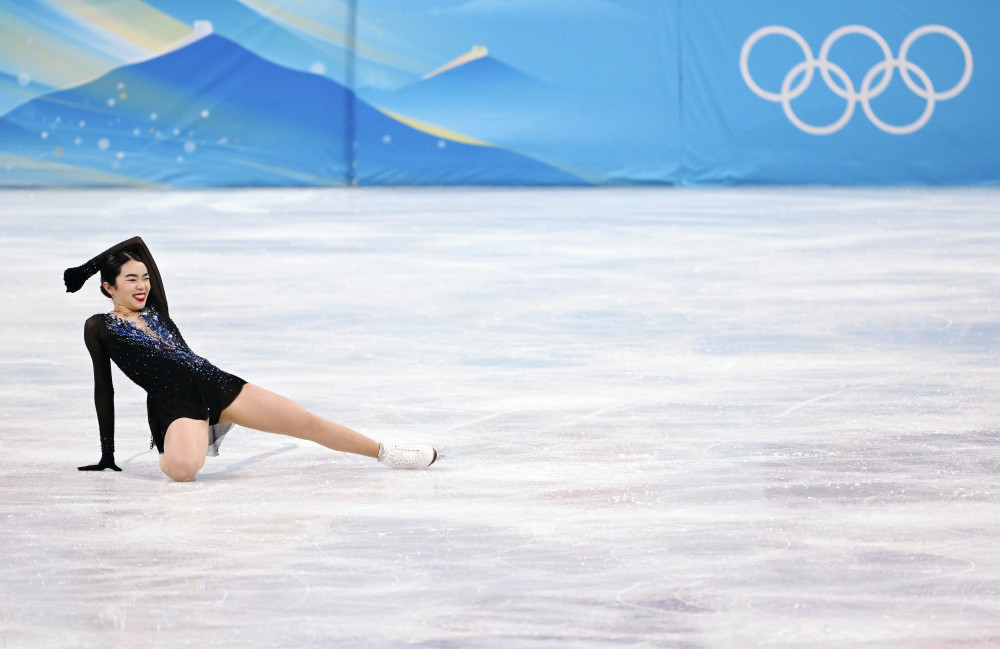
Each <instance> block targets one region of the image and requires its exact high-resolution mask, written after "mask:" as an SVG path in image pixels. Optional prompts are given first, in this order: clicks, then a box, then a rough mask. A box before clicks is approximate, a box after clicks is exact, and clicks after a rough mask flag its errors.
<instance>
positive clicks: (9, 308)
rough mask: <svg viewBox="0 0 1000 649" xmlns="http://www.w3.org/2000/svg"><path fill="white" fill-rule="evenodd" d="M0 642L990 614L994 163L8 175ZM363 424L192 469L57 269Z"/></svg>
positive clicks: (148, 641)
mask: <svg viewBox="0 0 1000 649" xmlns="http://www.w3.org/2000/svg"><path fill="white" fill-rule="evenodd" d="M0 215H2V221H0V226H2V232H0V263H2V270H3V272H2V273H0V300H2V314H0V332H2V333H0V336H2V338H0V352H2V357H0V365H2V366H0V377H2V378H0V413H2V414H0V427H2V429H0V430H2V434H0V502H2V508H0V575H2V579H0V646H2V647H18V648H20V647H31V648H33V649H37V648H43V647H53V648H64V647H183V646H198V647H227V648H228V647H324V648H327V647H352V648H354V647H399V646H405V645H415V646H427V647H496V648H504V649H506V648H510V647H610V646H635V647H691V648H713V649H714V648H729V647H733V648H739V649H742V648H745V647H755V646H767V647H804V648H817V649H819V648H823V649H828V648H831V647H838V648H840V647H865V648H871V649H876V648H877V649H884V648H890V649H894V648H906V649H911V648H912V649H932V648H943V647H948V648H958V647H961V648H962V649H972V648H974V647H998V646H1000V551H998V550H1000V484H998V473H1000V454H998V436H1000V433H998V431H1000V423H998V418H1000V398H998V397H1000V392H998V391H1000V382H998V378H1000V373H998V358H997V342H998V334H1000V191H998V190H995V189H919V190H916V189H877V190H874V189H873V190H869V189H842V190H837V189H816V188H804V189H715V190H665V189H648V190H647V189H628V190H625V189H622V190H572V191H571V190H519V189H499V190H480V189H454V190H436V189H379V190H348V189H344V190H315V191H314V190H281V191H273V190H225V191H195V192H177V191H165V192H150V191H138V190H137V191H87V192H76V191H13V192H11V191H8V192H4V193H0ZM134 234H141V235H142V236H143V237H144V238H145V240H146V242H147V243H148V244H149V246H150V248H151V249H152V251H153V253H154V254H155V255H156V259H157V262H158V264H159V267H160V270H161V272H162V273H163V275H164V278H165V284H166V289H167V293H168V295H169V296H170V304H171V311H172V312H173V315H174V319H175V320H176V321H177V322H178V324H179V325H180V326H181V328H182V331H183V332H184V335H185V337H186V338H187V340H188V342H189V343H190V344H191V345H192V347H193V348H194V349H195V351H197V352H198V353H200V354H202V355H204V356H206V357H208V358H209V359H211V360H212V361H213V362H215V363H216V364H217V365H219V366H220V367H222V368H223V369H227V370H229V371H231V372H234V373H236V374H239V375H241V376H243V377H245V378H247V379H249V380H251V381H253V382H255V383H258V384H261V385H263V386H264V387H267V388H270V389H272V390H275V391H277V392H280V393H282V394H285V395H287V396H289V397H292V398H294V399H296V400H297V401H299V402H301V403H302V404H304V405H305V406H306V407H308V408H310V409H313V410H315V411H317V412H319V413H321V414H323V415H325V416H327V417H329V418H331V419H334V420H336V421H340V422H342V423H345V424H348V425H350V426H352V427H355V428H357V429H359V430H361V431H362V432H365V433H367V434H369V435H371V436H373V437H375V438H377V439H385V440H399V441H411V440H426V441H431V442H433V443H435V444H437V445H438V446H439V447H440V448H441V449H442V451H443V452H444V453H446V455H447V457H446V458H445V459H443V460H441V461H440V463H439V465H436V466H435V467H433V468H432V469H431V470H429V471H425V472H399V471H391V470H388V469H384V468H383V467H381V466H379V465H377V464H375V463H374V462H372V461H369V460H366V459H364V458H359V457H354V456H345V455H339V454H336V453H332V452H330V451H327V450H326V449H323V448H321V447H318V446H315V445H311V444H309V443H307V442H301V441H298V440H294V439H290V438H282V437H278V436H272V435H268V434H265V433H257V432H253V431H248V430H245V429H236V430H234V431H233V432H232V433H230V435H229V437H228V438H227V440H226V443H225V444H224V445H223V447H222V453H221V455H220V456H219V457H217V458H209V460H208V463H207V465H206V467H205V469H204V471H203V473H201V474H200V475H199V478H198V481H197V482H195V483H190V484H178V483H172V482H170V481H169V480H168V479H166V478H165V477H164V476H163V475H162V474H161V473H160V471H159V468H158V466H157V462H156V456H155V452H150V451H148V450H147V444H148V430H147V428H146V422H145V414H144V401H143V394H142V393H141V391H140V390H139V389H138V388H136V387H135V386H133V385H131V384H130V383H128V381H127V380H126V379H124V377H123V376H122V375H121V374H120V373H117V370H116V375H115V376H116V388H117V407H118V417H117V422H118V436H117V439H118V459H119V464H120V465H121V466H122V467H123V469H124V471H123V472H122V473H111V472H105V473H100V474H94V473H87V474H84V473H79V472H77V471H76V468H75V467H76V466H77V465H81V464H84V463H90V462H93V461H95V460H96V459H97V457H98V454H99V443H98V435H97V427H96V421H95V416H94V413H93V404H92V402H91V390H92V383H91V373H90V372H91V370H90V367H89V358H88V356H87V354H86V351H85V349H84V346H83V341H82V335H83V321H84V320H85V319H86V317H87V316H89V315H91V314H92V313H95V312H99V311H102V310H105V309H107V302H106V300H105V299H104V298H102V297H101V296H100V295H99V293H98V290H97V284H96V282H95V281H92V282H91V283H90V284H89V285H88V286H86V287H85V288H84V290H83V291H82V292H81V293H78V294H75V295H67V294H66V293H64V292H63V289H62V286H61V281H60V280H61V273H62V270H63V268H65V267H66V266H68V265H75V264H78V263H82V262H83V261H85V260H86V258H88V257H89V256H90V255H92V254H95V253H96V252H98V251H99V250H101V249H103V248H104V247H106V246H108V245H110V244H112V243H114V242H116V241H119V240H121V239H124V238H126V237H129V236H132V235H134Z"/></svg>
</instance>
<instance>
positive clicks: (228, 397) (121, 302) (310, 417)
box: [63, 237, 437, 481]
mask: <svg viewBox="0 0 1000 649" xmlns="http://www.w3.org/2000/svg"><path fill="white" fill-rule="evenodd" d="M97 272H100V274H101V292H102V293H103V294H104V295H105V296H107V297H110V298H111V299H112V301H113V302H114V308H113V310H112V311H111V312H110V313H98V314H97V315H94V316H91V317H90V318H89V319H88V320H87V323H86V326H85V327H84V341H85V342H86V344H87V350H88V351H89V352H90V357H91V359H92V360H93V363H94V405H95V406H96V408H97V421H98V426H99V428H100V433H101V461H100V462H99V463H97V464H93V465H90V466H82V467H79V468H80V470H81V471H101V470H104V469H112V470H114V471H121V469H120V468H118V466H117V465H116V464H115V457H114V453H115V405H114V388H113V386H112V383H111V361H114V362H115V364H116V365H118V367H119V368H120V369H121V370H122V372H124V373H125V375H126V376H128V377H129V378H130V379H132V381H134V382H135V383H136V384H138V385H139V386H140V387H141V388H142V389H144V390H145V391H146V394H147V398H146V410H147V414H148V417H149V428H150V431H151V433H152V443H151V444H150V448H152V446H153V445H154V444H155V445H156V448H157V450H158V451H159V453H160V468H161V469H162V470H163V472H164V473H165V474H167V475H168V476H169V477H170V478H172V479H174V480H177V481H187V480H193V479H194V477H195V475H196V474H197V473H198V471H199V470H200V469H201V468H202V466H203V465H204V464H205V456H206V454H211V455H217V454H218V445H219V442H221V440H222V437H223V436H224V435H225V434H226V433H227V432H228V431H229V429H230V428H231V427H232V426H233V424H239V425H240V426H244V427H246V428H254V429H256V430H262V431H266V432H270V433H279V434H282V435H289V436H291V437H297V438H299V439H308V440H311V441H314V442H316V443H318V444H322V445H323V446H326V447H327V448H331V449H333V450H335V451H343V452H346V453H357V454H358V455H365V456H368V457H372V458H378V461H379V462H381V463H382V464H385V465H387V466H390V467H393V468H396V469H417V468H425V467H428V466H430V465H431V464H433V463H434V461H435V460H436V459H437V451H435V450H434V449H433V448H432V447H430V446H401V445H395V444H379V443H378V442H376V441H375V440H373V439H370V438H368V437H365V436H364V435H362V434H361V433H358V432H357V431H354V430H351V429H350V428H348V427H346V426H342V425H340V424H336V423H334V422H332V421H327V420H325V419H322V418H320V417H318V416H316V415H314V414H312V413H311V412H308V411H307V410H305V409H304V408H302V407H301V406H299V405H298V404H296V403H295V402H293V401H290V400H288V399H286V398H285V397H282V396H280V395H277V394H275V393H273V392H269V391H267V390H265V389H263V388H261V387H258V386H256V385H254V384H252V383H247V382H246V381H244V380H243V379H241V378H239V377H237V376H233V375H232V374H229V373H227V372H223V371H222V370H220V369H219V368H217V367H215V366H214V365H212V364H211V363H209V362H208V361H207V360H205V359H204V358H201V357H200V356H197V355H195V354H194V353H193V352H192V351H191V348H190V347H188V345H187V343H186V342H184V338H183V337H182V336H181V332H180V331H179V330H178V329H177V325H175V324H174V321H173V320H171V318H170V310H169V308H168V307H167V296H166V294H165V293H164V291H163V282H162V281H161V280H160V273H159V272H158V271H157V269H156V264H155V263H154V262H153V256H152V255H151V254H150V253H149V249H147V248H146V244H145V243H143V241H142V239H140V238H139V237H134V238H132V239H129V240H128V241H123V242H122V243H119V244H118V245H116V246H113V247H111V248H109V249H108V250H106V251H104V252H102V253H101V254H99V255H97V256H96V257H94V258H93V259H91V260H90V261H88V262H87V263H85V264H84V265H82V266H78V267H75V268H68V269H66V272H65V273H64V274H63V280H64V281H65V283H66V290H67V291H68V292H70V293H75V292H76V291H78V290H80V288H81V287H82V286H83V284H84V283H85V282H86V281H87V279H89V278H90V277H91V276H92V275H94V274H96V273H97Z"/></svg>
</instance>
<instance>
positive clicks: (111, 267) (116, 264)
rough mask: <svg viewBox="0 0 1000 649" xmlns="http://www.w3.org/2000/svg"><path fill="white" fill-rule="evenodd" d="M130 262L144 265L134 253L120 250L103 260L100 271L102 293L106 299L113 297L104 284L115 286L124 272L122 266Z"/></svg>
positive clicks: (99, 267)
mask: <svg viewBox="0 0 1000 649" xmlns="http://www.w3.org/2000/svg"><path fill="white" fill-rule="evenodd" d="M129 261H137V262H139V263H144V262H143V261H142V260H141V259H139V256H138V255H136V254H135V253H134V252H129V251H127V250H119V251H118V252H116V253H112V254H110V255H108V256H107V257H105V258H104V259H102V260H101V262H100V264H99V265H98V269H99V270H100V271H101V293H104V297H111V294H110V293H108V292H107V291H105V290H104V282H107V283H108V284H111V285H112V286H114V285H115V284H116V283H117V281H118V274H119V273H121V272H122V266H124V265H125V264H126V263H127V262H129Z"/></svg>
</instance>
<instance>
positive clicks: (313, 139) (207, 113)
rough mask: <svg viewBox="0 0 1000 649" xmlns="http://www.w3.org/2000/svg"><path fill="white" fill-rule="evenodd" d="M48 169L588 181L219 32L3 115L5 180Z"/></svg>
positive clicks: (75, 177) (210, 181)
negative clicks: (422, 120) (375, 99)
mask: <svg viewBox="0 0 1000 649" xmlns="http://www.w3.org/2000/svg"><path fill="white" fill-rule="evenodd" d="M352 133H353V135H354V139H352V137H351V135H352ZM470 169H472V170H475V173H469V171H470ZM39 175H44V176H45V177H47V178H50V179H51V181H52V182H58V183H60V184H65V185H95V184H97V185H102V184H165V185H173V186H206V185H209V186H219V185H223V186H224V185H278V186H280V185H296V186H300V185H319V186H328V185H343V184H345V183H349V182H351V181H352V179H354V178H357V179H358V181H359V182H363V183H366V184H381V183H405V184H438V183H454V182H461V180H458V181H456V178H464V177H467V178H468V180H469V182H472V181H473V180H474V179H475V178H476V177H484V176H485V177H491V178H497V182H499V183H527V184H580V183H581V181H580V180H579V179H578V178H576V177H575V176H571V175H569V174H566V173H564V172H562V171H560V170H558V169H555V168H553V167H551V166H549V165H545V164H543V163H540V162H538V161H536V160H533V159H531V158H528V157H526V156H522V155H519V154H516V153H512V152H510V151H505V150H502V149H499V148H496V147H492V146H478V145H472V144H466V143H462V142H457V141H450V140H447V139H442V138H441V137H440V136H439V135H434V134H429V133H425V132H421V131H419V130H416V129H414V128H412V127H411V126H408V125H406V124H404V123H402V122H399V121H397V120H395V119H393V118H392V117H390V116H388V115H386V114H384V113H382V112H379V111H377V110H375V109H374V108H372V107H371V106H370V105H368V104H367V103H365V102H363V101H358V100H357V99H356V98H355V97H354V95H353V93H352V92H351V91H350V90H348V89H347V88H345V87H343V86H341V85H340V84H338V83H336V82H335V81H332V80H330V79H328V78H326V77H323V76H320V75H317V74H311V73H306V72H299V71H295V70H291V69H288V68H285V67H282V66H279V65H276V64H274V63H271V62H268V61H266V60H264V59H262V58H260V57H259V56H257V55H255V54H253V53H251V52H249V51H247V50H246V49H244V48H242V47H241V46H239V45H237V44H236V43H233V42H232V41H230V40H228V39H226V38H224V37H221V36H218V35H209V36H206V37H204V38H202V39H200V40H198V41H196V42H194V43H192V44H190V45H188V46H186V47H184V48H181V49H178V50H175V51H172V52H170V53H168V54H165V55H163V56H161V57H158V58H156V59H152V60H149V61H145V62H143V63H139V64H135V65H130V66H124V67H121V68H118V69H115V70H113V71H111V72H109V73H108V74H106V75H104V76H102V77H100V78H99V79H96V80H95V81H92V82H90V83H87V84H84V85H81V86H77V87H74V88H70V89H66V90H61V91H58V92H53V93H50V94H47V95H45V96H42V97H38V98H36V99H34V100H32V101H30V102H28V103H26V104H23V105H22V106H19V107H18V108H16V109H14V110H13V111H11V112H10V113H8V114H7V115H5V116H4V117H3V118H2V119H0V185H7V186H10V185H18V184H24V183H23V181H22V178H28V177H33V178H37V177H39Z"/></svg>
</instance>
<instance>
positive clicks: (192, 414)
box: [146, 371, 247, 456]
mask: <svg viewBox="0 0 1000 649" xmlns="http://www.w3.org/2000/svg"><path fill="white" fill-rule="evenodd" d="M246 383H247V382H246V381H244V380H243V379H241V378H240V377H238V376H234V375H232V374H229V373H226V372H221V371H219V375H218V376H217V377H216V380H213V381H199V382H198V384H197V386H196V387H197V390H196V391H195V390H192V391H191V393H189V394H186V395H183V396H164V395H153V394H148V395H147V396H146V414H147V416H148V419H149V432H150V435H151V437H152V440H151V444H150V447H151V448H152V447H153V446H155V447H156V450H157V451H159V453H160V454H161V455H162V454H163V440H164V438H165V437H166V434H167V428H168V427H169V426H170V424H172V423H173V422H174V421H176V420H177V419H181V418H187V419H198V420H202V421H204V420H208V452H207V455H210V456H216V455H218V454H219V445H220V444H221V443H222V439H223V438H224V437H225V436H226V433H228V432H229V429H231V428H232V427H233V424H228V423H227V424H220V423H219V416H220V415H221V414H222V411H223V410H225V409H226V408H228V407H229V404H231V403H232V402H233V401H235V400H236V397H238V396H239V394H240V391H241V390H242V389H243V386H244V385H246ZM195 395H197V396H195Z"/></svg>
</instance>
